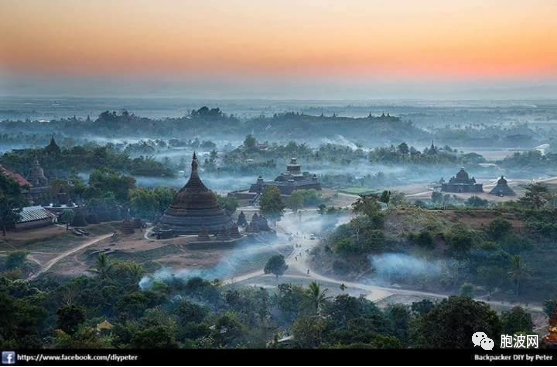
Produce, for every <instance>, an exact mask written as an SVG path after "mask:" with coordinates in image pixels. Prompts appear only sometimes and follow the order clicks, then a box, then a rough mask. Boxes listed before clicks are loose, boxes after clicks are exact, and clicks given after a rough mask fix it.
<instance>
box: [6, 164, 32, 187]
mask: <svg viewBox="0 0 557 367" xmlns="http://www.w3.org/2000/svg"><path fill="white" fill-rule="evenodd" d="M0 173H2V174H4V175H5V176H8V177H11V178H13V179H14V180H16V181H17V183H18V184H19V186H20V187H21V189H22V190H26V189H28V188H29V187H31V183H30V182H29V181H27V180H26V179H25V177H23V176H22V175H20V174H19V173H15V172H12V171H10V170H9V169H7V168H5V167H4V166H2V165H0Z"/></svg>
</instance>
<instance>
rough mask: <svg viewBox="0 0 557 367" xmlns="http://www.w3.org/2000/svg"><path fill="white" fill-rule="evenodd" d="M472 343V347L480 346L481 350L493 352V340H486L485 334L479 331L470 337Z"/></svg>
mask: <svg viewBox="0 0 557 367" xmlns="http://www.w3.org/2000/svg"><path fill="white" fill-rule="evenodd" d="M472 343H474V347H477V346H480V347H482V349H483V350H493V347H494V346H495V342H494V341H493V339H490V338H488V337H487V334H486V333H484V332H481V331H478V332H477V333H474V335H472Z"/></svg>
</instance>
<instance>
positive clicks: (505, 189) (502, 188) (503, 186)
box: [489, 176, 516, 196]
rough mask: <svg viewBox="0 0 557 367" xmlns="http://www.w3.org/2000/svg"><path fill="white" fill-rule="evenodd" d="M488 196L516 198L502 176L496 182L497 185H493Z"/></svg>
mask: <svg viewBox="0 0 557 367" xmlns="http://www.w3.org/2000/svg"><path fill="white" fill-rule="evenodd" d="M489 194H490V195H496V196H516V193H515V192H514V191H513V189H511V188H510V187H509V185H508V183H507V180H506V179H505V177H503V176H501V178H500V179H499V180H497V185H495V187H494V188H493V189H492V190H491V191H490V192H489Z"/></svg>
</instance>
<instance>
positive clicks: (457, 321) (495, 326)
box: [415, 296, 501, 349]
mask: <svg viewBox="0 0 557 367" xmlns="http://www.w3.org/2000/svg"><path fill="white" fill-rule="evenodd" d="M478 330H481V331H483V332H484V333H486V334H487V335H500V334H501V323H500V321H499V318H498V316H497V313H496V312H495V311H493V310H491V309H490V308H489V306H488V305H487V304H485V303H483V302H478V301H474V300H472V299H471V298H469V297H457V296H451V297H449V298H448V299H444V300H443V301H441V302H440V303H438V304H436V305H435V306H433V308H432V309H431V310H430V311H429V313H427V314H425V315H423V316H422V317H420V318H419V319H418V322H417V325H416V340H415V345H416V347H418V348H435V349H447V348H448V349H469V348H472V347H473V345H472V334H474V333H475V332H476V331H478Z"/></svg>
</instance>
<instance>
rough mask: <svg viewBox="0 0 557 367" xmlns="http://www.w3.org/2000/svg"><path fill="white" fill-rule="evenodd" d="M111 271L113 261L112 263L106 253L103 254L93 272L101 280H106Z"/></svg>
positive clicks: (98, 258)
mask: <svg viewBox="0 0 557 367" xmlns="http://www.w3.org/2000/svg"><path fill="white" fill-rule="evenodd" d="M111 270H112V261H110V259H109V258H108V256H106V254H105V253H104V252H101V253H100V254H99V256H98V257H97V263H96V264H95V266H94V269H93V272H95V273H97V275H98V276H99V277H100V278H101V279H106V278H108V277H109V275H110V271H111Z"/></svg>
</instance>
